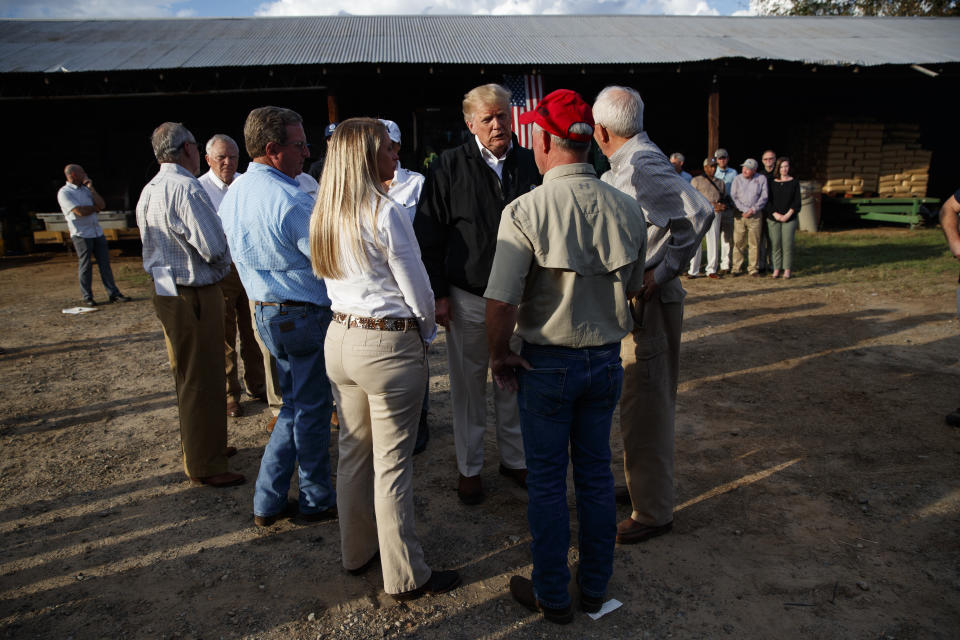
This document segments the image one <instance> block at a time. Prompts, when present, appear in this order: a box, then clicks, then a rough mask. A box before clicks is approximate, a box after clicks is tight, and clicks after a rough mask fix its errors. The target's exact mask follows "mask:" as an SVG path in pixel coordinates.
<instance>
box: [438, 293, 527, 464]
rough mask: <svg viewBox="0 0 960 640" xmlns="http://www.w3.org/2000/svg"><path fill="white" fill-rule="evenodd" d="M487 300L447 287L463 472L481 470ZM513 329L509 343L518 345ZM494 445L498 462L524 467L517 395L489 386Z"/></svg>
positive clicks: (455, 431)
mask: <svg viewBox="0 0 960 640" xmlns="http://www.w3.org/2000/svg"><path fill="white" fill-rule="evenodd" d="M486 311H487V301H486V299H484V298H481V297H480V296H475V295H473V294H472V293H469V292H467V291H464V290H463V289H458V288H456V287H450V315H451V318H450V328H449V330H448V331H447V362H448V363H449V367H450V395H451V399H452V402H453V410H452V413H453V440H454V444H455V446H456V450H457V468H458V469H459V470H460V473H462V474H463V475H465V476H468V477H470V476H476V475H479V474H480V471H481V470H482V469H483V434H484V431H485V429H486V424H487V371H488V370H489V369H490V353H489V352H488V350H487V326H486V323H485V321H484V319H485V316H486ZM520 344H521V340H520V337H519V336H517V335H516V334H514V335H513V337H512V338H511V340H510V348H511V349H514V350H516V351H519V350H520ZM493 405H494V413H495V416H496V428H497V447H498V448H499V450H500V462H501V463H502V464H503V466H505V467H508V468H510V469H525V468H526V466H527V461H526V458H525V457H524V455H523V440H522V437H521V435H520V412H519V410H518V408H517V394H516V393H513V392H509V391H504V390H502V389H500V388H499V387H498V386H497V385H495V384H494V385H493Z"/></svg>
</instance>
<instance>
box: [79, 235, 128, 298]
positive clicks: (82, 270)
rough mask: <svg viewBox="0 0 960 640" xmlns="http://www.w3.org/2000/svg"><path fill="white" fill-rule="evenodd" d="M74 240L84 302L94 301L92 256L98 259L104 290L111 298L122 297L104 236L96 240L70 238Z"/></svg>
mask: <svg viewBox="0 0 960 640" xmlns="http://www.w3.org/2000/svg"><path fill="white" fill-rule="evenodd" d="M70 239H71V240H73V248H74V249H76V250H77V274H78V275H79V276H80V293H82V294H83V299H84V300H88V299H89V300H93V289H92V288H91V285H92V284H93V282H92V281H93V263H92V262H91V260H90V258H91V255H92V256H93V257H95V258H96V259H97V267H98V268H99V269H100V279H101V280H102V281H103V288H104V289H106V290H107V294H108V295H109V296H110V297H111V298H115V297H117V296H119V295H120V290H119V289H117V285H116V283H115V282H114V281H113V271H111V270H110V250H109V247H107V239H106V238H105V237H103V236H97V237H96V238H81V237H79V236H70Z"/></svg>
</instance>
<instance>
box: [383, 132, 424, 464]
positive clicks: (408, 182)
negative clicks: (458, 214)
mask: <svg viewBox="0 0 960 640" xmlns="http://www.w3.org/2000/svg"><path fill="white" fill-rule="evenodd" d="M380 122H382V123H383V126H385V127H386V128H387V135H388V136H389V137H390V142H391V144H392V149H391V151H392V152H393V153H395V154H397V156H398V157H399V155H400V140H401V139H402V136H401V135H400V127H399V126H398V125H397V123H396V122H394V121H393V120H384V119H383V118H381V119H380ZM424 180H425V178H424V177H423V174H422V173H417V172H416V171H410V170H409V169H404V168H403V167H401V166H400V161H399V160H397V168H396V169H395V170H394V172H393V179H391V180H389V181H387V182H384V183H383V184H384V186H385V187H386V188H387V195H388V196H390V199H391V200H393V201H394V202H396V203H397V204H398V205H400V208H401V209H403V211H404V213H406V214H407V215H408V216H410V222H411V223H413V218H414V216H416V213H417V202H419V201H420V192H421V191H422V190H423V181H424ZM429 377H430V371H429V369H428V371H427V380H428V383H427V390H426V391H425V392H424V394H423V406H422V407H421V409H420V423H419V424H418V425H417V442H416V444H415V445H414V447H413V455H417V454H418V453H423V451H425V450H426V448H427V441H428V440H430V427H429V425H427V411H428V410H429V408H430V384H429Z"/></svg>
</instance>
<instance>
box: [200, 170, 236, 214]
mask: <svg viewBox="0 0 960 640" xmlns="http://www.w3.org/2000/svg"><path fill="white" fill-rule="evenodd" d="M241 175H243V174H242V173H240V172H239V171H237V172H236V173H235V174H233V179H234V180H236V179H237V177H238V176H241ZM197 180H198V181H199V182H200V185H201V186H202V187H203V190H204V191H206V192H207V195H208V196H210V201H211V202H213V208H214V209H216V210H217V211H219V210H220V203H221V202H223V196H225V195H227V189H229V188H230V185H228V184H227V183H226V182H224V181H223V180H221V179H220V176H218V175H217V174H215V173H214V172H213V169H210V170H209V171H207V172H206V173H205V174H203V175H202V176H200V177H199V178H197Z"/></svg>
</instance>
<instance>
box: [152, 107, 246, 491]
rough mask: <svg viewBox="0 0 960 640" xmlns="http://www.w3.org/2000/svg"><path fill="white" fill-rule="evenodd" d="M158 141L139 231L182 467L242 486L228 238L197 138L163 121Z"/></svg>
mask: <svg viewBox="0 0 960 640" xmlns="http://www.w3.org/2000/svg"><path fill="white" fill-rule="evenodd" d="M151 142H152V144H153V153H154V155H155V156H156V158H157V162H159V163H160V171H159V172H158V173H157V175H156V176H154V178H153V179H152V180H150V182H149V183H147V185H146V186H145V187H144V188H143V191H142V192H141V194H140V201H139V202H137V226H138V227H140V238H141V240H142V241H143V268H144V270H145V271H146V272H147V273H149V274H150V275H151V276H153V279H154V282H155V290H154V295H153V306H154V309H156V311H157V317H158V318H159V319H160V324H161V325H163V335H164V338H165V339H166V343H167V353H168V355H169V356H170V368H171V369H172V370H173V376H174V379H175V381H176V387H177V407H178V409H179V412H180V439H181V442H182V444H183V466H184V468H185V470H186V473H187V476H189V477H190V478H191V479H192V480H194V481H196V482H201V483H203V484H208V485H211V486H215V487H229V486H233V485H237V484H242V483H243V482H244V477H243V476H242V475H240V474H239V473H231V472H230V471H228V470H227V455H228V450H227V411H226V397H225V396H224V393H223V390H224V388H225V387H226V375H225V373H224V368H223V335H224V332H223V294H222V293H221V291H220V287H219V286H218V283H219V282H220V281H221V280H222V279H223V277H224V276H225V275H227V273H229V272H230V251H229V250H228V249H227V239H226V238H225V237H224V235H223V228H222V227H221V226H220V219H219V218H217V212H216V209H214V207H213V203H212V202H211V201H210V196H208V195H207V193H206V191H204V190H203V187H202V186H200V183H199V182H198V181H197V179H196V178H195V177H194V176H195V175H196V174H197V172H198V171H199V170H200V152H199V150H198V149H197V141H196V138H194V137H193V134H192V133H190V131H189V130H188V129H187V128H186V127H184V126H183V125H182V124H179V123H177V122H164V123H163V124H162V125H160V126H159V127H157V128H156V129H155V130H154V132H153V136H152V138H151ZM235 451H236V450H234V452H235Z"/></svg>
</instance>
